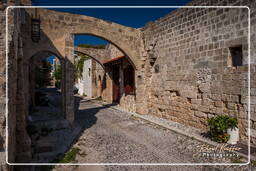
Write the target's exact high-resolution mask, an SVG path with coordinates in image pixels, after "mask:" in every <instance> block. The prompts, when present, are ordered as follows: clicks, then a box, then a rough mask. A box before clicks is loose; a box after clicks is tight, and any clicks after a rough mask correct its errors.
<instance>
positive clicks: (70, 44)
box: [64, 34, 75, 124]
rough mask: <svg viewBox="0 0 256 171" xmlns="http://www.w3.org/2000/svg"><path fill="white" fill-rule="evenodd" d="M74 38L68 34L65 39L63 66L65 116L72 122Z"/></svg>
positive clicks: (73, 106) (73, 116) (73, 115)
mask: <svg viewBox="0 0 256 171" xmlns="http://www.w3.org/2000/svg"><path fill="white" fill-rule="evenodd" d="M74 58H75V57H74V38H73V35H71V34H70V35H68V36H67V37H66V41H65V59H64V60H65V65H64V66H65V67H64V77H65V79H64V88H65V98H64V99H65V105H64V111H65V117H66V119H67V120H68V121H69V122H70V123H72V124H73V122H74V119H75V104H74Z"/></svg>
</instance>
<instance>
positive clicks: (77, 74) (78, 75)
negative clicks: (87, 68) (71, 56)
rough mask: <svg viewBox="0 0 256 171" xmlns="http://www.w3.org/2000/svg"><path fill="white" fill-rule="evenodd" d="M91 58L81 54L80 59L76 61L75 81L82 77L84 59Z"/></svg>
mask: <svg viewBox="0 0 256 171" xmlns="http://www.w3.org/2000/svg"><path fill="white" fill-rule="evenodd" d="M88 59H90V57H89V56H86V55H81V56H80V59H79V60H77V61H75V81H77V80H78V79H79V78H81V77H82V74H83V68H84V61H86V60H88Z"/></svg>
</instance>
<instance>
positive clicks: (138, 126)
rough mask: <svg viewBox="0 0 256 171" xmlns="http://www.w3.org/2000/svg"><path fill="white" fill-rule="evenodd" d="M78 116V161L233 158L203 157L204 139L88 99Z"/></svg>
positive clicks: (178, 168) (202, 160) (77, 167)
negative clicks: (198, 139)
mask: <svg viewBox="0 0 256 171" xmlns="http://www.w3.org/2000/svg"><path fill="white" fill-rule="evenodd" d="M79 108H80V111H79V114H78V116H77V118H76V119H77V121H78V122H79V124H81V125H83V127H84V131H83V132H82V134H81V136H80V137H79V139H78V140H77V142H76V143H75V144H74V146H73V147H77V148H79V149H80V152H79V153H78V154H77V156H76V162H77V163H207V162H215V163H216V162H235V161H229V160H222V161H221V160H220V159H212V158H207V157H202V156H201V153H200V152H199V150H198V146H201V145H202V144H203V143H201V142H199V141H197V140H195V139H192V138H189V137H186V136H184V135H180V134H177V133H175V132H173V131H171V130H167V129H164V128H162V127H159V126H157V125H154V124H152V123H149V122H147V121H143V120H140V119H136V118H134V117H133V116H131V115H129V114H127V113H124V112H120V111H118V110H115V109H113V108H110V107H109V106H100V105H98V104H95V103H92V102H90V101H86V100H82V101H81V102H80V107H79ZM54 170H78V171H82V170H90V171H94V170H95V171H101V170H107V171H112V170H118V171H123V170H154V171H158V170H159V171H160V170H161V171H162V170H171V171H172V170H189V171H193V170H197V171H198V170H207V171H208V170H252V168H251V166H211V167H210V166H200V165H199V166H57V167H55V168H54Z"/></svg>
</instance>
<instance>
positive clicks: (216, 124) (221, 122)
mask: <svg viewBox="0 0 256 171" xmlns="http://www.w3.org/2000/svg"><path fill="white" fill-rule="evenodd" d="M237 125H238V121H237V119H236V118H232V117H229V116H226V115H219V116H216V117H213V118H210V119H208V127H209V129H210V133H211V136H212V137H211V138H212V140H214V141H216V142H219V143H225V142H227V141H228V140H229V135H228V134H227V129H228V128H231V129H234V128H235V127H237Z"/></svg>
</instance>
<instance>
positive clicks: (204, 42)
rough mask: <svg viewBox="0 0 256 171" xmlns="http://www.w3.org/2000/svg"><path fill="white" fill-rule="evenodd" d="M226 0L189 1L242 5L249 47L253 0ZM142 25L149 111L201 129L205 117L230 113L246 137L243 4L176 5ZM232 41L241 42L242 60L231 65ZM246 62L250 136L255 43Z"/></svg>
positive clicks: (204, 126) (255, 133)
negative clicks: (249, 80) (181, 6)
mask: <svg viewBox="0 0 256 171" xmlns="http://www.w3.org/2000/svg"><path fill="white" fill-rule="evenodd" d="M232 2H233V3H232V4H229V3H228V1H226V0H225V1H202V0H195V1H193V2H191V3H190V4H189V5H194V6H195V5H207V6H209V5H216V6H220V5H248V6H249V7H251V18H252V20H251V23H252V25H251V31H254V33H253V34H252V35H251V39H252V41H251V43H252V47H255V45H256V44H255V26H256V25H255V18H256V16H255V5H256V4H255V1H251V3H250V4H241V3H240V2H241V1H238V0H237V1H232ZM244 2H248V1H244ZM253 21H254V22H253ZM142 31H143V34H144V42H145V50H146V51H147V59H146V60H145V79H146V83H147V84H146V85H145V87H146V90H147V91H146V92H148V93H147V95H146V96H145V100H147V103H148V110H149V111H148V112H149V114H152V115H156V116H159V117H163V118H166V119H169V120H173V121H176V122H179V123H182V124H186V125H190V126H193V127H196V128H199V129H202V130H206V129H207V118H210V117H213V116H215V115H219V114H227V115H230V116H235V117H238V119H239V128H240V133H241V140H242V141H243V142H246V140H247V125H248V123H247V112H248V105H247V97H248V91H247V90H248V89H247V87H248V77H247V74H248V65H247V64H248V41H247V40H248V39H247V38H248V9H247V8H243V9H206V8H200V9H199V8H198V9H178V10H175V11H173V12H172V13H170V14H168V15H167V16H164V17H162V18H160V19H159V20H157V21H155V22H152V23H149V24H147V25H146V26H145V27H144V28H142ZM237 45H242V47H243V48H242V49H243V66H239V67H237V68H236V67H231V66H230V64H229V62H230V61H229V59H230V52H229V47H232V46H237ZM251 62H252V63H253V65H252V66H251V72H252V73H251V88H252V89H251V95H252V96H251V102H252V105H251V116H252V118H251V123H252V137H256V122H255V121H256V120H255V117H254V116H256V114H255V109H256V108H255V107H256V106H255V99H256V96H255V95H256V94H255V91H254V89H255V85H256V82H255V79H256V77H255V74H254V73H255V64H256V53H255V48H254V49H253V48H252V51H251ZM252 142H253V143H256V139H254V138H253V139H252Z"/></svg>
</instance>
